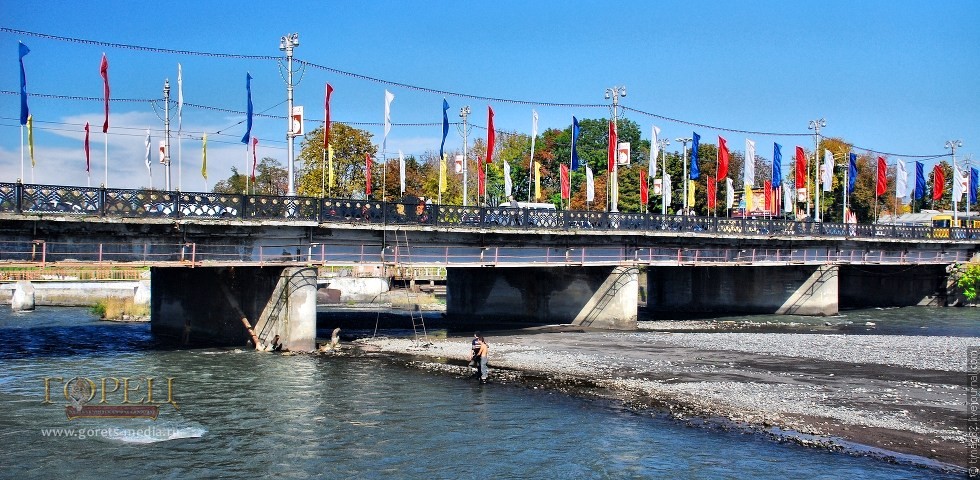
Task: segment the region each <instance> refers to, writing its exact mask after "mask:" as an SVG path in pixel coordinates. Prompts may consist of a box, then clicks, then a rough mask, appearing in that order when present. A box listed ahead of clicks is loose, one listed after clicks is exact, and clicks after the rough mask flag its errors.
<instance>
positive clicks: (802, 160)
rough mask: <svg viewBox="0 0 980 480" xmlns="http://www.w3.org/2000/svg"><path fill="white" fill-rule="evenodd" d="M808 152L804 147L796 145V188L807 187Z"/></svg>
mask: <svg viewBox="0 0 980 480" xmlns="http://www.w3.org/2000/svg"><path fill="white" fill-rule="evenodd" d="M806 167H807V165H806V153H804V152H803V147H800V146H797V147H796V185H794V187H795V188H797V189H800V188H806Z"/></svg>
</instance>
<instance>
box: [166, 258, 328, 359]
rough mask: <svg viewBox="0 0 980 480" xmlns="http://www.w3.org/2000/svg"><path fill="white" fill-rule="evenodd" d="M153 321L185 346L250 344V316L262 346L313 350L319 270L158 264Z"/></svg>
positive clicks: (167, 334) (168, 335)
mask: <svg viewBox="0 0 980 480" xmlns="http://www.w3.org/2000/svg"><path fill="white" fill-rule="evenodd" d="M150 278H151V282H150V283H151V288H152V289H153V292H152V295H151V308H150V326H151V330H152V331H153V333H154V334H155V335H161V336H165V337H173V338H176V339H178V340H179V342H180V343H181V344H182V345H200V346H213V345H226V346H244V345H245V344H246V342H247V341H248V340H249V338H250V337H249V334H248V332H247V331H246V329H245V326H244V325H243V324H242V321H241V319H242V317H245V318H247V319H248V321H249V322H250V323H251V324H252V325H253V327H254V330H255V333H256V334H257V335H258V337H259V343H260V345H261V346H266V345H269V344H271V343H272V339H273V338H274V337H275V336H276V335H279V339H280V342H282V343H283V345H284V347H285V348H286V349H288V350H291V351H312V350H313V348H314V341H315V337H316V270H315V269H313V268H307V267H203V268H201V267H199V268H186V267H154V268H152V269H151V270H150Z"/></svg>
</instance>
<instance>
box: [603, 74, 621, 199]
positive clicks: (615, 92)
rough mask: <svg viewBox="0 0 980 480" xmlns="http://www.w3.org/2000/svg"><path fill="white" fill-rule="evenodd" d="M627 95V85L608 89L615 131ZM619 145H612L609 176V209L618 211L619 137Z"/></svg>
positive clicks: (617, 140) (607, 94)
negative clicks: (620, 100) (621, 105)
mask: <svg viewBox="0 0 980 480" xmlns="http://www.w3.org/2000/svg"><path fill="white" fill-rule="evenodd" d="M625 96H626V87H624V86H617V87H612V88H607V89H606V100H609V99H610V98H611V99H612V106H611V107H610V109H611V110H612V118H613V131H615V132H618V131H619V128H618V122H619V118H618V116H619V97H625ZM616 143H617V145H612V149H613V170H612V175H611V176H610V177H609V211H610V212H618V211H619V145H618V143H619V139H618V138H617V139H616Z"/></svg>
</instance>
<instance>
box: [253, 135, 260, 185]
mask: <svg viewBox="0 0 980 480" xmlns="http://www.w3.org/2000/svg"><path fill="white" fill-rule="evenodd" d="M258 147H259V137H252V183H255V170H256V169H258V168H259V156H258V154H257V153H256V152H257V150H258V149H259V148H258Z"/></svg>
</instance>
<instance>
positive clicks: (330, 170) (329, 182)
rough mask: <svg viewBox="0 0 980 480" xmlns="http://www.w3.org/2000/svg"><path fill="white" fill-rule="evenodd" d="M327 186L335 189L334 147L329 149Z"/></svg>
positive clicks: (331, 146)
mask: <svg viewBox="0 0 980 480" xmlns="http://www.w3.org/2000/svg"><path fill="white" fill-rule="evenodd" d="M327 186H328V187H330V188H333V186H334V182H333V145H330V146H328V147H327Z"/></svg>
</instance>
